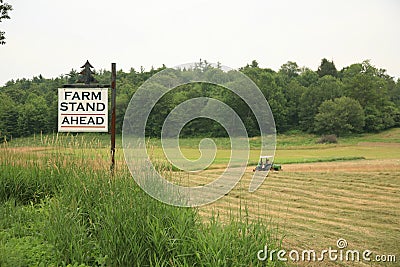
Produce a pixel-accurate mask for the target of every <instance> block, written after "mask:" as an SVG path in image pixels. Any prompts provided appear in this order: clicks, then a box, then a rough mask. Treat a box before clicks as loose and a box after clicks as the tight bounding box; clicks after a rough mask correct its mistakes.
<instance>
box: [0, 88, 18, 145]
mask: <svg viewBox="0 0 400 267" xmlns="http://www.w3.org/2000/svg"><path fill="white" fill-rule="evenodd" d="M18 116H19V114H18V107H17V105H16V103H15V102H14V101H13V100H12V98H11V97H9V96H8V95H6V94H3V93H0V139H1V140H0V142H1V141H3V140H4V138H7V139H8V138H9V137H11V136H13V137H17V136H18V133H17V131H16V130H17V120H18Z"/></svg>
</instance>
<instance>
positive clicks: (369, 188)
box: [183, 129, 400, 266]
mask: <svg viewBox="0 0 400 267" xmlns="http://www.w3.org/2000/svg"><path fill="white" fill-rule="evenodd" d="M399 133H400V131H399V129H395V130H392V131H389V132H385V133H384V134H381V135H371V136H368V137H366V138H367V139H369V140H367V141H366V140H364V139H363V138H360V139H359V140H356V139H347V140H344V142H343V143H340V142H339V144H337V145H315V144H309V145H289V146H286V147H283V148H281V149H280V147H279V140H278V147H277V151H276V158H275V161H276V162H301V161H304V162H311V163H293V164H283V171H281V172H271V173H270V174H269V175H268V177H267V178H266V180H265V181H264V183H263V184H262V185H261V186H260V188H259V189H258V190H257V191H255V192H253V193H250V192H248V186H249V183H250V179H251V177H252V169H253V168H254V166H249V167H248V168H247V172H246V174H245V175H244V177H243V178H242V180H241V181H240V182H239V184H238V185H237V186H236V187H235V189H234V190H232V191H231V192H230V193H229V194H228V195H226V196H225V197H223V198H221V199H220V200H218V201H217V202H215V203H213V204H210V205H207V206H204V207H201V208H200V212H201V214H202V215H203V216H205V217H207V216H208V215H209V214H210V213H217V214H219V216H220V217H224V216H225V217H229V216H230V214H232V213H238V212H241V213H242V215H243V214H245V215H246V216H249V218H262V219H263V220H265V221H270V222H271V223H272V224H273V225H275V226H276V227H277V228H278V230H279V231H280V232H281V233H282V234H283V247H284V248H285V249H286V250H287V251H290V250H292V249H296V250H298V251H301V250H303V249H314V250H315V251H316V252H317V253H318V251H321V250H323V249H328V248H329V247H332V248H333V249H337V246H336V241H337V240H338V239H339V238H344V239H345V240H346V241H347V243H348V247H347V249H356V250H360V251H363V250H366V249H368V250H371V251H373V253H374V255H375V254H376V255H378V254H379V255H396V260H397V263H377V262H375V263H367V262H364V263H363V262H358V263H353V262H344V263H340V262H330V261H328V260H326V261H325V262H324V264H323V265H324V266H340V265H341V264H342V265H343V266H353V265H354V266H364V265H365V266H369V265H377V266H385V265H389V266H398V265H397V264H400V263H399V262H400V142H399V137H400V134H399ZM284 138H285V137H284ZM289 138H290V137H287V138H286V139H289ZM253 152H256V151H253ZM220 153H222V152H220ZM252 154H253V153H252ZM357 157H361V158H364V159H358V160H340V159H341V158H344V159H345V158H355V159H356V158H357ZM252 159H253V160H255V158H254V155H253V158H252ZM335 159H339V160H335ZM313 160H315V161H318V160H321V161H324V160H326V161H327V162H312V161H313ZM330 160H332V161H330ZM221 173H222V169H218V168H217V166H215V168H210V169H209V170H206V171H203V172H202V173H194V174H190V175H188V176H187V177H186V180H188V181H187V183H188V184H190V183H195V184H200V185H201V184H205V183H207V182H210V181H211V180H213V179H216V178H217V177H218V176H219V175H220V174H221ZM183 182H184V181H183ZM237 207H242V208H241V209H240V210H239V209H238V208H237ZM260 249H262V244H260ZM326 258H327V257H326ZM293 264H295V265H297V264H298V265H307V266H321V263H318V262H315V263H310V262H305V263H304V262H303V263H301V262H298V263H293Z"/></svg>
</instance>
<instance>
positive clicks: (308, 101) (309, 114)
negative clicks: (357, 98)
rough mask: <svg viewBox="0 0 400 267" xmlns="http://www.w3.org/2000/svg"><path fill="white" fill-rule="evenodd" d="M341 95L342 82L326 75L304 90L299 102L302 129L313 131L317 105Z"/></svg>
mask: <svg viewBox="0 0 400 267" xmlns="http://www.w3.org/2000/svg"><path fill="white" fill-rule="evenodd" d="M341 96H343V84H342V82H341V81H340V80H338V79H336V78H334V77H332V76H330V75H327V76H324V77H322V78H320V79H319V80H318V82H317V83H315V84H313V85H311V86H310V87H308V88H306V89H305V90H304V93H303V94H302V95H301V98H300V103H299V107H298V110H299V123H300V128H301V129H302V130H303V131H308V132H313V131H314V128H315V127H314V119H315V115H316V114H317V112H318V107H319V106H320V105H321V104H322V102H324V101H325V100H331V99H334V98H338V97H341Z"/></svg>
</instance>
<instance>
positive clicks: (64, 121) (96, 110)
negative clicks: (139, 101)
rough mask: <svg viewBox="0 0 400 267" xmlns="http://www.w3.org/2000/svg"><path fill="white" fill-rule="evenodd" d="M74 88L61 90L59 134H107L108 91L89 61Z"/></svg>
mask: <svg viewBox="0 0 400 267" xmlns="http://www.w3.org/2000/svg"><path fill="white" fill-rule="evenodd" d="M81 68H82V69H83V70H82V71H81V72H80V77H79V79H78V81H77V83H75V84H65V85H63V88H59V89H58V131H59V132H108V88H110V84H99V83H98V82H97V81H96V79H95V78H94V77H93V74H94V72H93V71H92V70H91V68H93V66H92V65H91V64H90V63H89V61H86V63H85V64H84V65H83V66H82V67H81ZM116 78H117V72H116V64H115V63H111V129H110V132H111V167H110V170H111V172H112V174H114V169H115V122H116V113H115V110H116V95H117V93H116Z"/></svg>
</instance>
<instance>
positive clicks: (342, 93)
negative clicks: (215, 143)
mask: <svg viewBox="0 0 400 267" xmlns="http://www.w3.org/2000/svg"><path fill="white" fill-rule="evenodd" d="M165 68H166V67H165V66H164V65H163V66H162V67H160V68H157V69H154V68H152V69H151V70H149V71H145V70H144V69H143V68H141V69H140V70H139V71H137V70H135V69H133V68H132V69H130V71H128V72H124V71H122V70H120V71H118V72H117V105H116V108H117V132H121V130H122V124H123V120H124V114H125V111H126V108H127V107H128V104H129V101H130V99H131V97H132V96H133V94H134V93H135V91H136V90H137V89H138V88H139V87H140V85H141V84H142V83H143V82H144V81H146V80H147V79H149V78H150V77H151V76H152V75H154V74H155V73H157V72H159V71H161V70H163V69H165ZM182 71H188V70H182ZM195 71H203V72H207V75H219V73H220V72H222V70H221V69H220V68H219V66H217V67H212V66H211V65H209V64H208V63H207V62H206V61H203V62H199V64H198V65H197V70H195ZM239 71H241V72H242V73H244V74H245V75H247V76H248V77H249V78H250V79H251V80H252V81H253V82H254V83H255V84H256V85H257V86H258V87H259V88H260V90H261V91H262V93H263V94H264V96H265V97H266V99H267V100H268V103H269V105H270V107H271V110H272V112H273V115H274V118H275V124H276V129H277V131H278V133H284V132H288V131H303V132H310V133H317V134H336V135H343V134H350V133H363V132H376V131H381V130H385V129H388V128H391V127H398V126H400V79H398V80H397V81H395V79H394V77H391V76H389V75H388V74H387V73H386V70H384V69H380V68H377V67H375V66H373V65H372V64H371V63H370V61H368V60H366V61H363V62H361V63H355V64H352V65H350V66H347V67H345V68H343V69H341V70H340V71H338V70H337V69H336V67H335V64H334V62H333V61H329V60H327V59H325V58H324V59H322V60H321V64H320V66H319V67H318V69H317V70H316V71H314V70H311V69H310V68H307V67H302V68H300V67H299V66H298V65H297V63H296V62H292V61H289V62H287V63H285V64H283V65H282V66H281V68H280V69H279V70H278V71H274V70H272V69H269V68H261V67H259V65H258V63H257V61H255V60H253V61H252V62H251V64H247V65H246V66H244V67H242V68H240V69H239ZM110 76H111V73H110V72H109V71H107V70H100V71H98V72H96V73H95V78H96V80H97V81H99V83H102V84H108V83H110ZM77 80H79V73H78V72H77V71H76V70H71V71H70V72H69V74H68V75H61V76H59V77H57V78H51V79H46V78H44V77H42V75H39V76H38V77H33V78H32V79H18V80H15V81H14V80H11V81H9V82H7V83H6V84H5V86H2V87H0V138H1V139H2V140H4V139H5V138H11V137H13V138H15V137H20V136H28V135H32V134H34V133H40V132H43V133H51V132H56V131H57V114H58V113H57V106H58V100H57V89H58V88H60V87H62V86H63V84H73V83H75V82H76V81H77ZM200 96H206V97H211V98H216V99H218V100H220V101H222V102H224V103H226V104H227V105H229V106H230V107H231V108H233V109H234V110H235V111H236V113H237V114H238V115H239V116H240V118H241V119H242V120H243V122H244V124H245V126H246V129H247V131H248V134H249V135H250V136H256V135H258V134H259V129H258V126H257V122H256V120H255V117H254V114H253V113H252V112H251V110H250V108H249V107H248V106H247V105H246V103H245V102H244V101H243V100H241V99H240V98H239V97H238V96H237V95H235V94H234V93H232V92H230V91H229V90H228V89H224V88H223V87H219V86H216V85H213V84H208V83H194V84H188V85H183V86H179V87H178V88H175V89H174V90H172V91H171V92H169V93H167V94H166V95H164V96H163V97H162V98H161V99H160V100H159V101H158V102H157V104H156V106H155V107H154V108H153V110H152V112H151V114H150V117H149V119H148V121H147V126H146V135H148V136H152V137H154V136H155V137H157V136H160V132H161V127H162V124H163V121H164V120H165V118H166V116H167V115H168V114H169V113H170V112H171V110H172V109H173V108H174V107H176V106H177V105H178V104H180V103H182V102H183V101H185V100H188V99H191V98H194V97H200ZM194 135H198V136H225V135H226V131H225V130H224V129H223V128H222V127H221V126H220V125H219V124H218V123H216V122H213V121H210V120H209V119H204V118H199V119H195V120H192V121H191V122H189V123H188V124H187V125H186V126H185V127H184V128H183V129H182V132H181V136H194Z"/></svg>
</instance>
